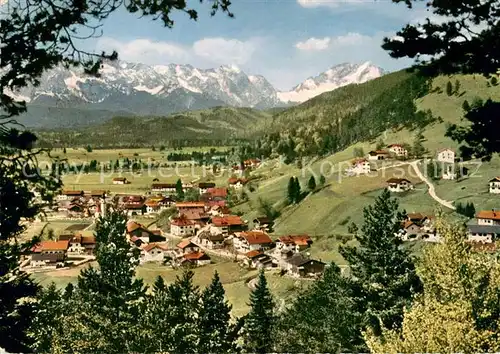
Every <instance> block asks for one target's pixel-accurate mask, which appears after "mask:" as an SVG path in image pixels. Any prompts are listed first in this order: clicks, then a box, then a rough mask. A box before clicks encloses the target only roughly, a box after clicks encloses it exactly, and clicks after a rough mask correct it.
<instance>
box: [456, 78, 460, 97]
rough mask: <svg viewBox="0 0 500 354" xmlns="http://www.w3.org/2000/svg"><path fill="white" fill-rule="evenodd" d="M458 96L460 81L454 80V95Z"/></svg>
mask: <svg viewBox="0 0 500 354" xmlns="http://www.w3.org/2000/svg"><path fill="white" fill-rule="evenodd" d="M459 94H460V80H458V79H456V80H455V95H459Z"/></svg>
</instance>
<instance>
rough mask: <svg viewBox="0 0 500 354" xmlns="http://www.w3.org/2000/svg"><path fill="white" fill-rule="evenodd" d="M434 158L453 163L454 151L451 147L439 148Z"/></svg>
mask: <svg viewBox="0 0 500 354" xmlns="http://www.w3.org/2000/svg"><path fill="white" fill-rule="evenodd" d="M436 160H437V161H439V162H446V163H451V164H453V163H455V151H453V150H452V149H448V148H446V149H441V150H439V151H438V152H437V156H436Z"/></svg>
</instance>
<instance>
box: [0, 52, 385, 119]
mask: <svg viewBox="0 0 500 354" xmlns="http://www.w3.org/2000/svg"><path fill="white" fill-rule="evenodd" d="M100 73H101V76H100V77H90V76H88V75H85V74H84V73H83V72H82V71H81V70H79V69H66V68H63V67H57V68H55V69H52V70H50V71H48V72H46V73H45V74H44V75H43V77H42V79H41V84H40V85H39V86H37V87H27V88H25V89H23V90H21V91H20V92H16V93H12V92H9V93H8V94H10V95H11V96H13V97H15V98H16V99H18V100H25V101H26V102H28V106H29V109H28V113H27V114H25V115H23V116H22V117H20V122H21V123H23V124H25V125H27V126H29V127H36V128H56V127H75V126H87V125H89V124H94V123H99V122H102V121H105V120H107V119H110V118H112V117H113V116H117V115H119V116H165V115H169V114H171V113H175V112H181V111H188V110H199V109H205V108H212V107H217V106H232V107H251V108H255V109H269V108H273V107H286V106H290V105H295V104H298V103H302V102H304V101H306V100H308V99H310V98H312V97H315V96H317V95H319V94H321V93H323V92H327V91H331V90H334V89H336V88H339V87H342V86H345V85H349V84H360V83H363V82H366V81H368V80H371V79H374V78H377V77H379V76H381V75H383V74H385V72H384V71H383V70H382V69H380V68H378V67H376V66H374V65H372V64H371V63H369V62H366V63H363V64H350V63H344V64H340V65H336V66H333V67H332V68H330V69H328V70H327V71H325V72H323V73H321V74H319V75H318V76H315V77H310V78H308V79H306V80H305V81H304V82H302V83H300V84H299V85H297V86H295V87H294V88H293V89H291V90H290V91H288V92H280V91H278V90H276V89H275V88H274V87H273V86H272V85H271V84H270V83H269V81H267V79H266V78H265V77H263V76H260V75H247V74H246V73H245V72H243V71H242V70H241V69H240V68H238V67H237V66H234V65H227V66H221V67H219V68H215V69H198V68H195V67H193V66H191V65H177V64H170V65H156V66H150V65H145V64H138V63H129V62H124V61H113V62H105V63H103V64H102V66H101V70H100ZM0 74H1V73H0Z"/></svg>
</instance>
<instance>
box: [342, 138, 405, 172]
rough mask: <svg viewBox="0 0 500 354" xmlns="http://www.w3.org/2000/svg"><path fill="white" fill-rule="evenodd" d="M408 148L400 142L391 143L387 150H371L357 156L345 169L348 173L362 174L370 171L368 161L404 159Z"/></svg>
mask: <svg viewBox="0 0 500 354" xmlns="http://www.w3.org/2000/svg"><path fill="white" fill-rule="evenodd" d="M407 157H408V150H407V149H406V148H405V147H404V146H403V145H401V144H391V145H389V146H387V150H372V151H370V152H369V153H368V156H367V157H366V158H357V159H355V160H353V161H352V162H351V166H349V168H348V169H347V171H346V173H347V174H348V175H363V174H368V173H370V172H371V171H372V166H371V163H370V161H380V160H388V159H406V158H407Z"/></svg>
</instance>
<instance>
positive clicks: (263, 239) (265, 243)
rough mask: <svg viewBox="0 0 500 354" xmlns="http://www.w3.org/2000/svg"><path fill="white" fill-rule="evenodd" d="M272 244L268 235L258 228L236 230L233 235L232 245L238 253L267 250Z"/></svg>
mask: <svg viewBox="0 0 500 354" xmlns="http://www.w3.org/2000/svg"><path fill="white" fill-rule="evenodd" d="M273 245H274V242H273V240H271V238H270V237H269V235H268V234H267V233H266V232H264V231H260V230H252V231H244V232H236V233H235V234H234V237H233V247H234V249H235V250H236V251H237V252H240V253H247V252H250V251H259V250H267V249H270V248H271V247H272V246H273Z"/></svg>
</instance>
